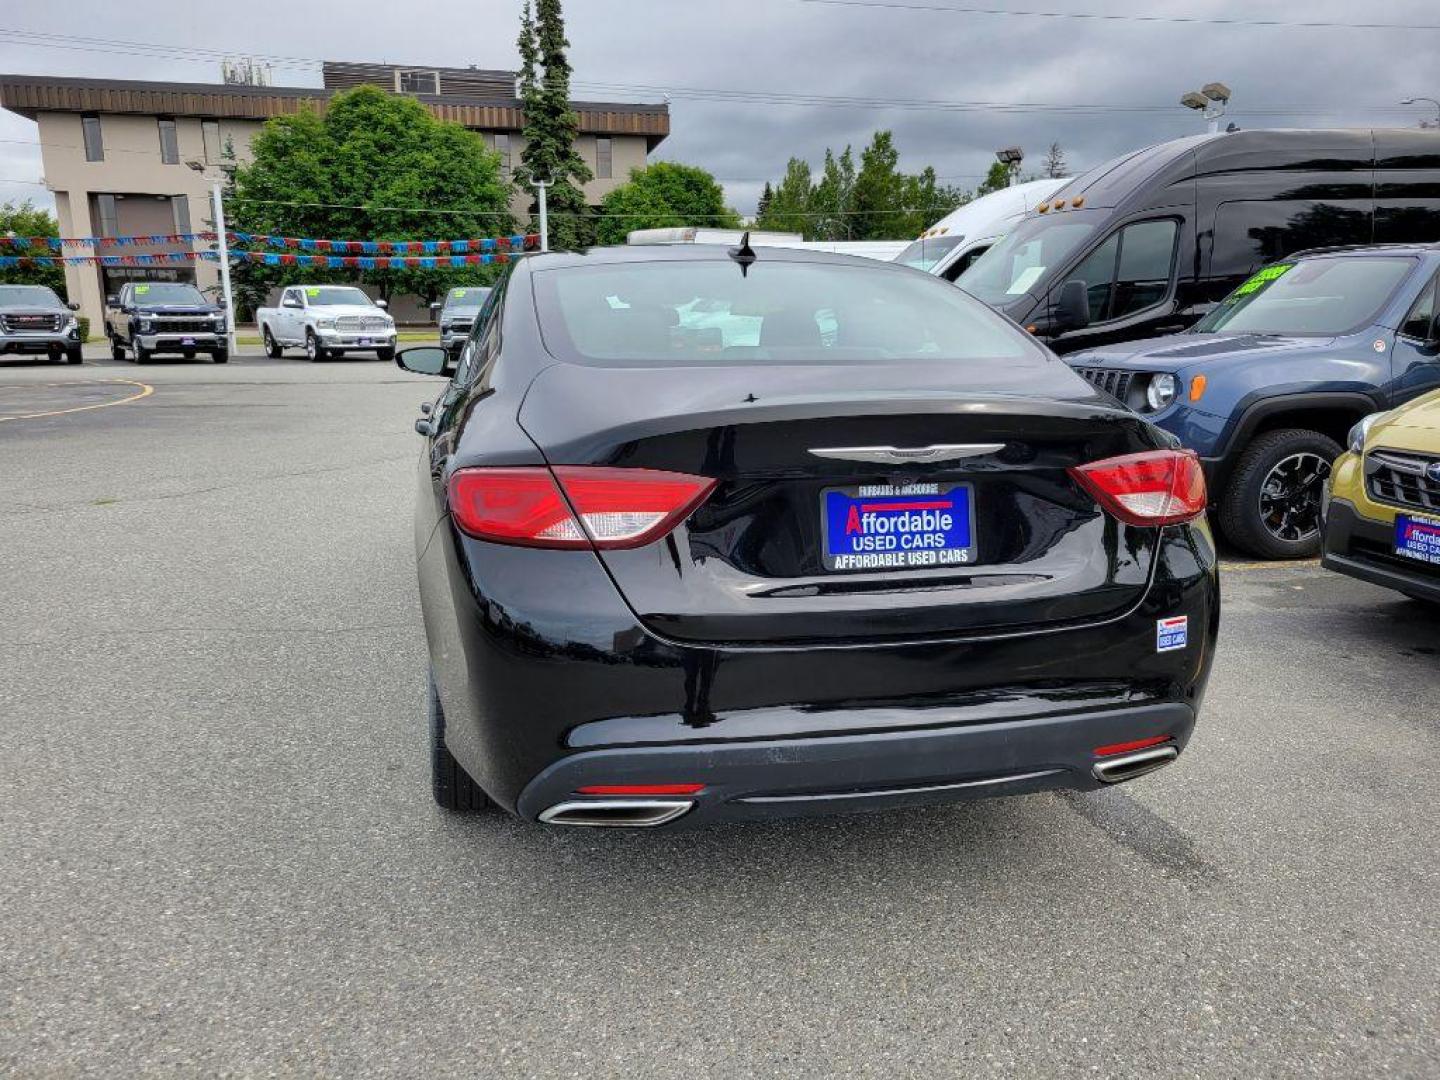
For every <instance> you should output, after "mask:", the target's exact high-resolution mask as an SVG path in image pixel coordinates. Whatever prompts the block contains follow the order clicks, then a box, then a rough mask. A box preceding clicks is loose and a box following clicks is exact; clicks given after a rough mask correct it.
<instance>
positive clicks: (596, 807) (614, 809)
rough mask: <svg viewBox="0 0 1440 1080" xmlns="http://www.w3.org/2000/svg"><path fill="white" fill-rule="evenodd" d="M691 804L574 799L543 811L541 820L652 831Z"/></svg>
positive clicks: (670, 801) (553, 823) (552, 822)
mask: <svg viewBox="0 0 1440 1080" xmlns="http://www.w3.org/2000/svg"><path fill="white" fill-rule="evenodd" d="M694 805H695V802H694V800H692V799H575V800H573V801H571V802H562V803H556V804H555V805H554V806H552V807H550V808H549V809H547V810H542V811H541V812H540V820H541V821H542V822H544V823H545V824H546V825H590V826H596V827H600V828H611V829H653V828H654V827H655V826H656V825H664V824H665V823H666V822H667V821H674V820H675V819H676V818H678V817H679V816H680V815H682V814H684V813H686V812H687V811H688V810H689V809H690V808H691V807H692V806H694Z"/></svg>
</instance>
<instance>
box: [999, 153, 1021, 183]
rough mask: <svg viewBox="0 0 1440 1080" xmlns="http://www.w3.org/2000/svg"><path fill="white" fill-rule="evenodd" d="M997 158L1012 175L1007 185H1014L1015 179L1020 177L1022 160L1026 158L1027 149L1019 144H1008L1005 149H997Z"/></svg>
mask: <svg viewBox="0 0 1440 1080" xmlns="http://www.w3.org/2000/svg"><path fill="white" fill-rule="evenodd" d="M995 160H996V161H998V162H1000V164H1001V165H1004V166H1005V172H1006V173H1007V174H1008V175H1009V177H1010V182H1009V183H1008V184H1007V185H1006V186H1007V187H1014V186H1015V181H1016V180H1018V179H1019V178H1020V162H1022V161H1024V160H1025V151H1024V150H1022V149H1020V147H1018V146H1007V147H1006V148H1005V149H1004V150H996V151H995Z"/></svg>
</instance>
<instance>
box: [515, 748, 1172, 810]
mask: <svg viewBox="0 0 1440 1080" xmlns="http://www.w3.org/2000/svg"><path fill="white" fill-rule="evenodd" d="M1179 756H1180V751H1178V750H1177V749H1176V748H1175V747H1174V746H1173V745H1170V744H1168V743H1167V744H1166V745H1162V746H1149V747H1146V748H1145V749H1143V750H1138V751H1135V752H1133V753H1128V754H1117V755H1115V756H1113V757H1107V758H1104V759H1103V760H1101V761H1097V762H1096V763H1095V764H1094V766H1092V768H1091V774H1092V775H1093V776H1094V777H1095V779H1096V780H1099V781H1100V782H1101V783H1102V784H1119V783H1122V782H1123V781H1126V780H1134V779H1135V778H1136V777H1137V776H1144V775H1145V774H1146V773H1152V772H1154V771H1155V770H1156V769H1163V768H1164V767H1165V766H1166V765H1169V764H1170V763H1171V762H1172V761H1174V760H1175V759H1176V758H1177V757H1179ZM694 807H695V800H694V799H570V800H567V801H565V802H559V803H556V804H555V805H554V806H551V807H549V808H548V809H546V810H543V811H541V813H540V820H541V822H543V823H544V824H546V825H582V826H590V827H592V828H595V827H598V828H612V829H653V828H655V827H656V826H657V825H665V824H667V823H668V822H671V821H674V820H675V819H676V818H679V817H683V816H684V815H685V814H687V813H689V812H690V811H691V810H692V809H694Z"/></svg>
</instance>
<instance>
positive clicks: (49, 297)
mask: <svg viewBox="0 0 1440 1080" xmlns="http://www.w3.org/2000/svg"><path fill="white" fill-rule="evenodd" d="M22 304H23V305H25V306H26V307H46V308H63V307H64V306H65V305H64V304H62V303H61V302H60V298H59V297H58V296H56V295H55V294H54V293H53V292H51V291H50V290H49V289H47V288H46V287H45V286H44V285H0V307H14V306H19V305H22Z"/></svg>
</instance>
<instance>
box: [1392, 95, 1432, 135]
mask: <svg viewBox="0 0 1440 1080" xmlns="http://www.w3.org/2000/svg"><path fill="white" fill-rule="evenodd" d="M1422 101H1425V102H1429V103H1430V104H1431V105H1434V106H1435V119H1434V120H1424V119H1422V120H1421V121H1420V126H1421V127H1422V128H1440V101H1436V100H1435V99H1434V98H1433V97H1407V98H1406V99H1405V100H1404V101H1402V102H1400V104H1401V105H1419V104H1420V103H1421V102H1422Z"/></svg>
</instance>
